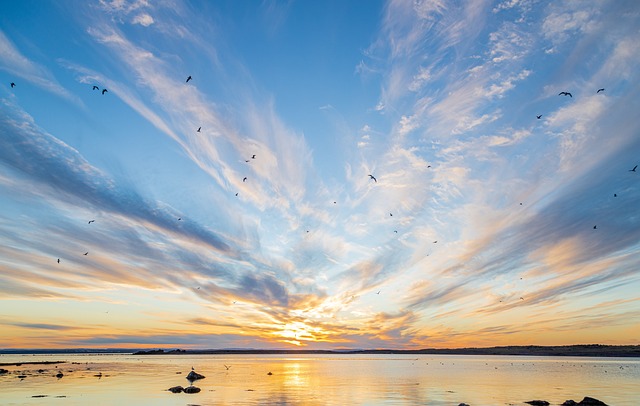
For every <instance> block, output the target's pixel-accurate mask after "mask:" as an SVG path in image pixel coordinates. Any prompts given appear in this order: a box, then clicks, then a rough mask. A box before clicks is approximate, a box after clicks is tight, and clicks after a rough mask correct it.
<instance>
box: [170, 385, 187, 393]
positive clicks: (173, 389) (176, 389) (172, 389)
mask: <svg viewBox="0 0 640 406" xmlns="http://www.w3.org/2000/svg"><path fill="white" fill-rule="evenodd" d="M167 390H168V391H169V392H171V393H180V392H182V391H184V388H183V387H182V386H174V387H172V388H169V389H167Z"/></svg>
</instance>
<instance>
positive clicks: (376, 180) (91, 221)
mask: <svg viewBox="0 0 640 406" xmlns="http://www.w3.org/2000/svg"><path fill="white" fill-rule="evenodd" d="M192 80H193V77H192V76H191V75H189V76H187V79H186V81H185V83H189V82H190V81H192ZM9 86H10V88H11V89H14V88H16V86H17V85H16V83H15V82H10V84H9ZM92 90H93V91H95V90H98V91H99V92H100V93H101V94H102V95H105V94H106V93H108V92H109V91H108V90H107V89H106V88H102V89H101V88H100V87H99V86H97V85H92ZM604 91H605V88H599V89H597V91H596V94H599V93H602V92H604ZM558 96H568V97H570V98H573V94H572V93H571V92H568V91H562V92H560V93H558ZM542 116H543V115H542V114H537V115H536V119H538V120H540V119H541V118H542ZM196 132H197V133H201V132H202V126H199V127H198V129H197V130H196ZM256 158H257V155H256V154H251V156H250V158H249V159H245V160H244V162H245V163H250V162H251V161H252V160H255V159H256ZM428 168H431V165H428ZM637 168H638V165H635V166H634V167H633V168H632V169H629V172H633V173H636V172H637ZM368 177H369V180H370V181H373V182H374V183H376V184H377V183H378V179H377V178H376V177H375V176H374V175H373V174H369V175H368ZM248 179H249V178H248V177H247V176H244V177H243V178H242V182H243V183H246V182H247V180H248ZM235 196H236V197H238V196H239V192H236V193H235ZM613 197H618V194H617V193H614V194H613ZM333 204H334V205H335V204H337V201H333ZM520 205H521V206H522V203H520ZM389 217H393V213H391V212H390V213H389ZM177 220H178V221H182V217H178V219H177ZM95 221H96V220H95V219H92V220H89V221H88V225H91V224H92V223H94V222H95ZM593 229H594V230H597V229H598V226H597V225H594V226H593ZM306 232H307V233H309V230H306ZM393 233H395V234H398V230H393ZM437 243H438V240H435V241H433V244H437ZM82 255H84V256H88V255H89V252H88V251H87V252H85V253H84V254H82ZM427 255H428V254H427ZM56 262H57V263H58V264H60V263H61V260H60V258H57V259H56ZM198 289H199V287H198ZM380 292H381V291H380V290H379V291H377V292H375V294H376V295H379V294H380ZM520 300H524V298H523V297H520ZM500 302H502V300H500ZM234 303H235V301H234ZM227 369H228V368H227Z"/></svg>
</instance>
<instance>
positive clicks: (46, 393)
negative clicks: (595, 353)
mask: <svg viewBox="0 0 640 406" xmlns="http://www.w3.org/2000/svg"><path fill="white" fill-rule="evenodd" d="M60 357H61V356H59V355H57V356H54V357H53V358H54V359H59V358H60ZM63 357H64V359H65V360H66V361H67V362H66V363H63V364H57V365H55V366H57V367H58V368H55V366H53V365H47V366H39V365H27V364H23V365H21V366H5V367H3V368H6V369H8V370H9V373H7V374H3V375H0V403H2V404H15V405H26V404H34V402H36V401H37V404H39V405H48V404H53V403H55V402H56V401H58V403H57V404H59V402H60V399H58V398H56V396H65V400H64V404H65V405H86V404H92V405H100V404H117V403H121V404H154V405H185V404H189V403H191V404H199V405H203V406H204V405H214V404H215V405H303V404H304V405H344V404H351V405H385V404H387V405H415V404H422V405H452V404H459V403H462V402H465V403H468V404H472V405H474V406H478V405H505V404H511V405H523V406H524V405H525V404H524V403H523V402H524V401H526V400H531V399H546V400H548V401H549V402H551V403H552V404H560V403H562V402H564V401H565V400H567V399H574V400H577V401H579V400H581V399H582V398H583V397H584V396H591V397H595V398H598V399H601V400H603V401H605V402H606V403H607V404H609V405H617V406H619V405H621V406H625V405H635V404H636V403H635V402H636V397H637V383H638V382H640V360H638V359H603V358H542V357H472V356H419V357H416V356H407V357H404V356H397V355H393V356H376V357H371V356H310V357H296V358H286V357H282V356H271V355H265V356H248V355H245V356H241V355H238V356H191V355H178V356H173V355H165V356H144V357H134V356H131V355H103V356H95V355H92V356H87V355H64V356H63ZM51 358H52V357H46V356H38V357H31V356H29V358H25V357H24V356H22V357H18V356H14V359H16V360H18V361H14V360H13V359H11V357H7V356H0V362H19V360H22V361H25V359H28V360H29V361H33V360H35V359H38V360H46V359H49V360H51ZM192 366H194V368H195V370H196V371H197V372H198V373H201V374H203V375H204V376H205V377H206V378H205V379H202V380H198V381H196V382H195V383H194V384H195V385H196V386H198V387H200V388H201V389H202V390H201V392H200V393H198V394H192V395H191V394H172V393H170V392H167V389H168V388H170V387H173V386H176V385H181V386H187V384H188V382H187V379H186V376H187V374H188V373H189V372H190V371H191V367H192ZM227 367H229V368H227ZM39 370H42V372H39ZM59 371H62V372H63V377H62V378H60V379H57V378H56V377H55V375H56V374H57V373H58V372H59ZM268 372H272V375H268ZM18 376H25V378H22V380H21V379H20V378H18ZM32 396H42V397H39V398H33V397H32ZM36 399H37V400H36Z"/></svg>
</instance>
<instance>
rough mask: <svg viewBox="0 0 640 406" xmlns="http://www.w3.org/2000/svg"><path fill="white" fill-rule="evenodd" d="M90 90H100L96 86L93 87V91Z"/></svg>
mask: <svg viewBox="0 0 640 406" xmlns="http://www.w3.org/2000/svg"><path fill="white" fill-rule="evenodd" d="M92 90H100V88H99V87H98V86H96V85H93V89H92Z"/></svg>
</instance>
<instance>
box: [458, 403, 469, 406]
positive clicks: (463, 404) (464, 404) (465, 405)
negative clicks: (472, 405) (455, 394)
mask: <svg viewBox="0 0 640 406" xmlns="http://www.w3.org/2000/svg"><path fill="white" fill-rule="evenodd" d="M458 406H469V405H468V404H466V403H460V404H459V405H458Z"/></svg>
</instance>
